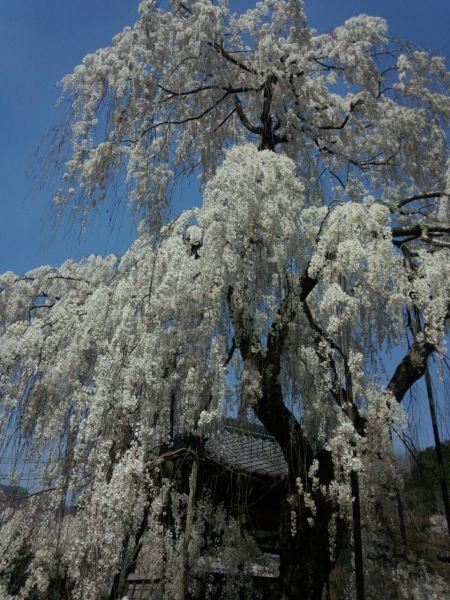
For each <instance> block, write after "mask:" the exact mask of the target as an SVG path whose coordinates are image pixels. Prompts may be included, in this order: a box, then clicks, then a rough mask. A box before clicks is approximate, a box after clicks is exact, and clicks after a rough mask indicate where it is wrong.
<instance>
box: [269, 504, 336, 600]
mask: <svg viewBox="0 0 450 600" xmlns="http://www.w3.org/2000/svg"><path fill="white" fill-rule="evenodd" d="M299 501H300V502H301V498H300V499H299ZM315 501H316V510H317V512H316V516H315V519H314V524H313V525H312V526H311V525H310V523H309V522H308V516H310V513H309V510H308V509H307V508H306V507H304V506H303V507H302V506H300V507H299V508H297V509H296V508H295V507H294V506H293V504H292V501H291V502H289V501H287V500H285V501H284V502H283V503H282V507H281V527H280V538H279V541H280V583H281V589H282V591H283V594H284V598H285V599H286V600H294V599H295V600H321V599H322V595H323V590H324V588H325V586H326V585H327V583H328V582H329V578H330V573H331V571H332V570H333V568H334V566H335V558H332V555H333V557H336V556H337V555H338V553H339V548H340V545H341V543H342V533H343V524H342V523H341V522H340V521H338V523H337V527H338V530H337V536H336V547H335V548H334V549H332V548H330V541H329V540H330V531H329V524H330V521H331V518H332V506H331V504H330V502H329V501H328V500H327V499H325V498H323V497H320V496H318V497H316V498H315ZM294 513H296V516H297V518H296V519H295V520H294V518H293V517H294ZM294 524H295V525H296V527H295V528H294V529H293V525H294ZM332 551H333V552H332Z"/></svg>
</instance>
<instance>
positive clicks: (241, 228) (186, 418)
mask: <svg viewBox="0 0 450 600" xmlns="http://www.w3.org/2000/svg"><path fill="white" fill-rule="evenodd" d="M448 83H449V75H448V73H447V72H446V70H445V67H444V63H443V59H441V58H438V57H435V56H432V55H430V54H429V53H427V52H425V51H423V50H419V49H416V48H414V47H413V46H412V45H409V44H406V43H402V42H399V41H397V40H393V39H391V38H389V37H388V34H387V28H386V23H385V22H384V21H383V20H381V19H377V18H373V17H368V16H366V15H361V16H359V17H355V18H353V19H350V20H348V21H346V22H345V23H344V24H343V25H342V26H341V27H338V28H336V29H334V30H333V31H331V32H329V33H325V34H321V35H316V34H315V32H314V31H313V30H311V29H310V28H308V26H307V24H306V19H305V14H304V11H303V3H302V2H301V1H300V0H286V1H282V0H265V1H264V2H261V3H258V4H257V5H256V8H254V9H253V10H249V11H247V12H246V13H245V14H243V15H235V14H232V13H231V12H230V11H229V9H228V3H227V2H226V1H219V2H213V1H211V0H185V1H183V2H182V1H180V0H173V1H172V2H170V3H158V2H155V1H153V0H149V1H144V2H142V3H141V5H140V19H139V21H138V22H137V23H136V25H135V26H134V27H133V28H126V29H125V30H124V31H123V32H122V33H121V34H119V35H118V36H116V37H115V38H114V40H113V44H112V45H111V46H110V47H108V48H105V49H101V50H99V51H97V52H96V53H95V54H92V55H88V56H87V57H86V58H85V59H84V61H83V64H82V65H80V66H79V67H77V68H76V69H75V71H74V73H73V74H72V75H68V76H67V77H66V78H65V79H64V80H63V82H62V85H63V88H64V93H65V94H66V95H67V96H68V97H69V98H70V100H71V108H70V112H69V114H68V115H67V118H66V120H65V122H64V123H63V125H62V126H61V127H60V128H58V129H56V130H55V132H54V134H53V137H52V139H51V140H50V141H51V145H50V149H49V154H48V159H49V162H48V165H49V167H51V168H52V169H54V168H55V165H56V166H61V168H62V171H63V175H62V177H61V183H60V185H59V187H58V191H57V193H56V196H55V205H56V209H57V212H58V216H59V215H64V214H65V215H69V216H71V215H75V216H80V215H81V223H82V227H83V228H84V227H86V226H87V224H88V223H89V219H90V217H91V216H92V215H95V213H96V212H97V211H100V210H102V207H103V205H104V204H106V203H108V202H112V203H114V202H115V203H120V202H121V197H123V196H126V198H127V202H128V203H129V206H130V208H131V209H132V210H134V211H135V213H137V212H140V213H143V214H144V219H143V222H142V224H141V226H140V237H139V239H138V240H137V241H136V242H135V243H134V244H133V246H132V247H131V248H130V249H129V251H128V252H127V253H126V254H125V256H123V257H122V258H121V259H119V258H117V257H115V256H109V257H107V258H100V257H90V258H88V259H86V260H83V261H81V262H79V263H73V262H70V261H69V262H67V263H65V264H64V265H62V266H61V267H60V268H59V269H55V268H50V267H42V268H39V269H36V270H34V271H31V272H29V273H27V274H25V275H24V276H16V275H14V274H12V273H6V274H5V275H3V276H2V277H1V278H0V318H1V327H0V336H1V362H0V365H1V366H0V398H1V413H0V427H1V430H0V431H1V442H2V444H3V452H5V453H6V455H11V453H12V452H15V453H16V455H17V464H18V465H19V467H20V464H21V461H22V462H23V461H25V460H32V461H33V464H34V469H35V473H36V474H37V477H38V481H39V482H40V487H39V489H36V490H35V493H34V494H33V495H32V496H31V497H30V498H29V500H28V502H26V503H24V504H23V505H22V506H20V507H19V508H17V507H16V508H15V509H14V510H13V509H12V508H11V509H7V510H4V511H3V512H2V513H1V515H0V519H1V531H2V535H1V541H0V544H1V546H2V549H3V551H2V552H0V556H1V559H0V560H1V566H0V573H1V577H2V584H1V585H2V586H3V587H2V588H1V589H2V593H3V594H4V597H8V593H10V591H8V590H9V588H8V585H9V584H8V582H9V580H10V579H9V578H10V574H11V571H12V569H13V568H14V564H15V561H16V560H17V557H18V556H19V555H20V553H21V552H23V549H24V547H26V549H27V552H28V553H29V561H28V567H27V570H26V583H25V584H24V586H23V588H22V589H21V591H20V593H19V596H18V597H23V598H26V597H27V594H30V593H32V592H33V593H36V594H41V595H42V597H45V594H46V593H47V590H48V589H50V588H51V587H52V586H55V585H57V586H59V587H58V589H60V590H62V591H61V594H63V595H64V597H68V598H74V599H75V598H77V599H78V598H79V599H91V598H92V599H97V598H108V597H109V598H118V597H121V596H120V595H121V594H123V593H124V592H125V587H124V586H125V583H124V582H125V580H126V576H127V574H128V573H130V572H132V570H134V565H135V564H136V561H137V560H138V559H139V553H140V551H141V549H142V547H143V545H144V543H146V544H147V546H149V547H150V548H151V559H150V562H151V563H152V564H153V565H156V566H157V568H158V569H159V570H163V571H164V572H165V584H164V586H165V587H164V593H165V597H166V598H188V597H192V598H193V597H199V596H198V593H199V592H198V589H200V588H198V587H196V586H198V585H199V584H198V582H199V581H201V580H202V578H204V577H206V571H207V570H206V567H205V569H204V572H202V568H203V567H202V565H203V566H204V565H205V560H206V559H205V554H206V551H205V548H206V546H205V543H206V542H205V538H206V536H207V535H208V533H207V532H208V531H210V530H211V529H214V528H216V530H217V533H216V534H215V539H216V541H217V544H218V547H219V546H220V548H221V549H220V551H219V550H217V552H218V554H217V556H216V559H217V561H219V562H220V565H221V569H222V572H224V573H228V574H229V575H230V576H231V577H232V578H235V579H236V573H238V572H239V573H245V572H246V571H245V561H246V559H248V560H250V559H251V557H252V556H254V553H255V552H257V548H256V546H255V542H254V540H252V538H251V535H250V534H247V533H239V531H238V530H236V531H235V529H236V523H235V522H234V521H233V520H232V516H230V515H229V514H227V512H226V510H225V509H224V508H223V507H221V506H218V505H217V504H214V502H212V501H210V502H209V504H208V499H207V497H206V496H204V495H203V496H202V494H201V493H200V492H199V490H197V491H196V492H195V493H193V490H195V486H193V483H192V482H193V478H191V485H190V490H189V489H183V490H182V489H181V488H180V485H179V481H178V480H177V478H176V477H175V476H173V477H171V476H170V473H169V472H168V471H167V470H164V468H163V466H162V462H161V454H160V450H159V449H160V448H161V444H163V442H164V440H166V438H167V432H168V428H172V429H173V427H176V429H177V430H178V431H184V432H189V433H190V434H192V435H193V436H195V438H196V439H198V440H202V439H205V438H214V439H216V440H218V442H217V443H218V444H220V439H221V435H222V432H223V427H224V422H225V421H224V420H225V418H226V417H227V416H230V415H234V416H236V415H239V418H240V419H242V421H247V420H249V419H250V420H254V421H257V422H259V423H261V424H262V425H264V427H265V429H266V430H267V432H268V433H269V434H270V435H271V436H272V437H273V439H274V440H275V442H276V445H277V446H278V447H279V450H280V452H281V453H282V456H283V459H284V461H285V463H286V465H287V475H286V476H285V477H284V479H283V481H282V485H281V489H282V492H281V499H280V504H279V513H280V527H279V553H280V588H281V593H282V595H283V597H284V598H292V599H294V598H295V599H297V598H302V599H303V598H305V599H320V598H322V593H323V589H324V586H325V585H327V582H328V581H329V578H330V574H332V571H333V569H334V567H335V565H336V561H337V560H338V559H339V556H340V553H341V551H342V548H343V547H344V546H345V545H347V546H350V547H351V548H353V550H354V554H355V561H354V562H355V570H356V579H355V581H356V583H355V584H354V587H352V588H351V589H349V590H348V596H347V597H349V598H350V597H352V594H356V597H357V598H358V599H360V598H363V597H364V596H366V597H368V598H369V597H370V598H380V597H391V596H390V595H391V594H392V593H393V592H392V590H395V594H397V595H396V596H395V597H398V598H416V597H424V598H425V597H427V598H433V597H435V598H439V597H442V594H443V593H445V592H443V587H442V582H441V581H440V580H439V578H438V577H432V576H431V575H430V574H428V573H427V572H426V571H425V570H424V569H422V568H421V567H420V564H419V563H418V562H417V561H416V560H414V559H413V558H412V557H411V556H409V555H408V551H407V550H405V548H403V547H402V549H401V552H400V551H399V544H401V538H400V528H399V525H398V523H397V513H396V506H397V505H396V502H397V500H396V499H397V495H398V491H399V488H400V487H401V483H400V480H399V476H398V473H397V470H396V466H395V460H394V456H393V449H392V433H393V432H395V431H399V430H401V428H403V427H405V426H406V415H405V414H404V413H403V411H402V400H403V398H404V397H405V395H406V394H407V392H408V390H409V389H410V387H411V386H412V385H413V384H414V383H416V382H417V381H418V380H419V379H420V378H421V377H422V376H423V375H424V374H425V372H426V369H427V362H428V359H429V358H430V357H434V358H435V360H436V361H439V360H440V359H441V357H443V356H444V355H445V351H446V350H445V334H446V323H447V320H448V318H449V316H450V314H449V302H450V260H449V259H450V256H449V248H450V243H449V241H448V239H449V238H448V234H449V233H450V205H449V201H448V197H449V194H450V175H449V167H448V163H447V157H448V141H447V137H448V119H449V116H450V101H449V98H448V94H447V90H448ZM196 172H197V173H199V174H200V175H201V181H202V184H203V188H204V199H203V204H202V206H201V208H195V209H190V210H187V211H185V212H183V213H182V214H181V215H179V216H178V217H177V218H175V219H173V220H171V221H169V220H168V219H167V214H168V209H169V207H170V199H171V194H172V193H173V190H174V187H175V185H176V183H177V181H179V180H180V178H183V177H187V176H188V175H190V174H192V173H196ZM118 190H119V192H118ZM124 190H126V194H125V192H124ZM411 311H417V312H418V314H419V315H420V319H421V322H422V323H423V326H422V328H421V331H420V332H419V333H418V334H417V335H416V336H415V337H414V340H413V342H412V343H410V344H409V345H408V344H407V328H408V323H407V315H408V313H409V312H411ZM395 361H396V362H395ZM195 460H199V458H198V456H197V458H196V459H195ZM195 460H193V462H192V464H193V471H194V464H195ZM19 470H20V469H19ZM69 503H76V504H77V510H76V513H75V514H72V515H66V514H65V508H64V507H65V506H66V505H67V504H69ZM242 503H243V505H244V508H245V497H244V498H242ZM180 507H181V508H180ZM183 507H184V508H183ZM189 508H190V509H191V510H189ZM221 511H222V512H221ZM168 512H169V513H170V514H171V519H172V521H171V526H170V527H169V526H167V519H166V517H165V515H167V513H168ZM186 515H187V516H186ZM380 515H382V516H380ZM208 519H209V521H208ZM233 523H234V525H233ZM233 527H234V528H235V529H233ZM208 528H209V529H208ZM233 531H234V533H232V532H233ZM227 536H228V537H227ZM233 536H234V537H233ZM230 540H232V541H230ZM386 557H387V559H386ZM236 565H240V567H239V568H237V567H236ZM155 569H156V567H155ZM236 569H237V570H236ZM363 570H364V575H363ZM180 573H181V575H182V576H180ZM236 581H238V578H237V579H236ZM55 582H56V583H55ZM238 583H239V581H238ZM241 583H242V585H243V586H244V587H245V578H244V579H243V581H242V582H241ZM236 585H237V583H236ZM352 586H353V584H352ZM383 586H384V587H383ZM227 589H228V592H227V591H226V590H227ZM230 589H231V588H226V587H224V597H226V594H228V597H237V596H236V595H233V594H237V593H239V592H237V591H236V589H237V588H233V590H232V591H230ZM196 590H197V591H196ZM246 593H247V595H248V597H251V593H252V592H251V590H250V588H249V589H248V590H247V592H246ZM196 594H197V595H196ZM419 594H422V596H420V595H419ZM392 597H394V596H392Z"/></svg>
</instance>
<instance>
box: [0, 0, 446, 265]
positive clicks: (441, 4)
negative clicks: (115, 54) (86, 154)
mask: <svg viewBox="0 0 450 600" xmlns="http://www.w3.org/2000/svg"><path fill="white" fill-rule="evenodd" d="M253 5H254V3H253V2H251V1H250V0H244V1H242V0H241V1H240V2H239V1H238V0H234V1H232V6H233V8H234V9H235V10H239V11H242V10H243V9H245V8H248V7H251V6H253ZM137 7H138V2H137V1H136V0H0V57H1V58H0V107H1V111H0V153H1V157H0V207H1V211H0V214H1V218H0V272H4V271H7V270H12V271H14V272H16V273H18V274H21V273H23V272H25V271H27V270H29V269H31V268H34V267H36V266H39V265H41V264H52V265H54V266H58V265H60V264H61V263H62V262H63V261H64V260H66V259H67V258H69V257H73V258H76V259H78V258H80V257H81V256H83V255H86V254H91V253H95V254H105V253H110V252H116V253H119V254H120V253H123V251H124V250H125V249H126V247H127V245H128V244H129V243H130V240H131V239H132V237H133V235H134V230H133V227H132V226H131V225H130V224H129V223H127V222H124V223H123V225H122V227H121V228H120V229H119V230H115V231H114V233H113V235H111V234H109V233H108V217H109V215H104V216H103V217H102V221H101V222H100V223H98V224H96V225H94V226H93V227H91V230H90V232H89V234H88V235H87V236H82V237H80V236H77V235H76V234H75V233H72V234H71V235H68V234H67V233H66V232H64V231H59V232H57V235H56V239H55V240H54V241H53V242H52V241H51V238H52V236H53V234H54V228H52V225H51V222H49V221H47V222H45V221H43V217H44V216H45V213H46V209H47V207H48V205H49V202H50V200H51V197H52V189H51V188H48V187H45V186H44V188H43V189H42V190H41V191H40V192H38V193H36V194H33V193H32V191H33V187H34V185H35V180H34V179H33V178H30V176H31V175H32V166H33V165H32V161H31V157H32V155H33V152H34V151H35V149H36V146H37V144H38V143H39V141H40V139H41V138H42V136H43V135H44V134H45V132H46V131H47V129H48V128H49V127H51V126H52V125H55V124H56V123H58V122H59V121H60V120H61V119H62V118H63V116H64V111H63V109H59V110H57V109H56V108H55V104H56V101H57V99H58V96H59V91H60V90H59V88H57V87H56V83H57V82H58V81H59V80H60V79H61V78H62V77H63V76H64V75H65V74H66V73H69V72H71V71H72V70H73V68H74V67H75V66H76V65H77V64H78V63H80V62H81V60H82V59H83V57H84V56H85V55H86V54H88V53H90V52H93V51H95V50H96V49H97V48H99V47H103V46H106V45H108V44H109V43H110V41H111V39H112V37H113V36H114V35H115V34H116V33H118V32H119V31H121V30H122V29H123V27H125V26H129V25H133V24H134V22H135V21H136V20H137V18H138V12H137ZM306 12H307V15H308V18H309V22H310V25H311V26H312V27H314V28H315V29H317V30H318V31H319V32H320V31H325V30H328V29H330V28H331V27H333V26H336V25H340V24H341V23H342V22H343V21H344V20H345V19H347V18H349V17H351V16H354V15H356V14H359V13H367V14H372V15H377V16H381V17H384V18H386V19H387V21H388V24H389V31H390V34H391V35H392V36H395V37H401V38H404V39H409V40H411V41H413V42H415V43H417V44H419V45H421V46H424V47H427V48H430V49H432V50H433V51H435V52H438V53H440V54H443V55H445V56H447V57H449V56H450V33H449V31H450V0H427V1H426V2H425V1H424V0H378V1H376V2H375V1H373V0H371V1H370V0H306ZM183 193H186V194H187V195H188V196H190V198H188V199H187V201H186V204H192V202H191V201H190V200H191V198H192V200H195V197H196V194H195V184H192V185H190V186H189V187H187V188H185V189H184V191H183ZM53 237H54V236H53Z"/></svg>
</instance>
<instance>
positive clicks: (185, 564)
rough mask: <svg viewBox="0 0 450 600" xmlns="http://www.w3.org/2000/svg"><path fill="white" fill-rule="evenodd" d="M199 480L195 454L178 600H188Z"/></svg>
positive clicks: (190, 482)
mask: <svg viewBox="0 0 450 600" xmlns="http://www.w3.org/2000/svg"><path fill="white" fill-rule="evenodd" d="M197 479H198V457H197V454H196V453H195V452H193V456H192V469H191V475H190V477H189V499H188V505H187V512H186V526H185V528H184V536H183V544H182V550H181V553H182V555H181V572H180V579H179V582H178V600H186V597H187V583H188V576H189V542H190V541H191V537H192V525H193V523H194V509H195V496H196V491H197Z"/></svg>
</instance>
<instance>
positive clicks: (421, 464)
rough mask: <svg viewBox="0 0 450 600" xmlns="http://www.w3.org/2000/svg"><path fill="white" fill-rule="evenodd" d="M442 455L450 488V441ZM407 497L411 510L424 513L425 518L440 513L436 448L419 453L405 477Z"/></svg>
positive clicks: (439, 485)
mask: <svg viewBox="0 0 450 600" xmlns="http://www.w3.org/2000/svg"><path fill="white" fill-rule="evenodd" d="M442 455H443V458H444V467H445V473H446V479H447V485H448V486H449V487H450V440H447V441H446V442H444V443H443V444H442ZM405 497H406V499H407V503H408V504H409V505H410V508H414V507H415V508H416V510H420V511H424V513H425V514H424V516H425V515H426V516H429V515H431V514H434V513H436V512H439V511H440V509H441V507H442V490H441V480H440V475H439V465H438V463H437V456H436V448H435V447H434V446H430V447H429V448H426V449H425V450H422V451H421V452H419V454H418V455H417V462H416V463H415V464H414V465H413V466H412V468H411V470H410V471H409V473H408V474H407V475H406V476H405Z"/></svg>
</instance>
